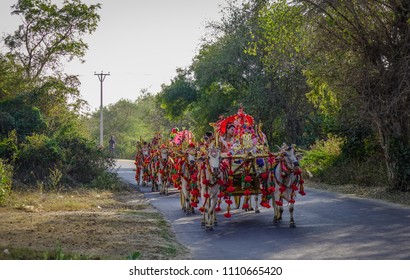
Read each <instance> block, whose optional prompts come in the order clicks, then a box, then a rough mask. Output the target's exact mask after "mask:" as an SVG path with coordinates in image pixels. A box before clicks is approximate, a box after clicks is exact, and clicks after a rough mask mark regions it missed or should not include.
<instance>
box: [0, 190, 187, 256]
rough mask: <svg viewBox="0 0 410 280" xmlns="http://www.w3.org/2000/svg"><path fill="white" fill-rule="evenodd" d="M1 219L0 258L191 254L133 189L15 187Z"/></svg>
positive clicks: (1, 210) (167, 224) (0, 215)
mask: <svg viewBox="0 0 410 280" xmlns="http://www.w3.org/2000/svg"><path fill="white" fill-rule="evenodd" d="M2 217H3V218H2ZM0 219H2V220H3V226H1V225H0V260H5V259H7V260H90V259H92V260H98V259H109V260H117V259H124V260H125V259H132V260H135V259H151V260H153V259H187V258H189V257H187V256H188V254H189V253H188V250H187V249H186V248H185V247H183V246H182V245H181V244H179V243H178V242H177V241H176V237H175V235H174V233H173V232H172V231H171V227H170V224H169V223H168V222H167V221H166V220H165V219H164V217H163V216H162V215H161V214H160V213H159V212H157V210H155V209H154V208H153V207H152V206H151V205H150V204H149V203H148V202H147V201H146V200H145V199H144V198H143V196H142V194H141V193H138V192H137V191H136V190H135V188H132V187H127V188H126V189H124V190H121V191H109V190H98V189H73V190H65V191H48V192H43V191H40V190H37V191H35V190H31V191H13V192H12V193H11V194H10V196H9V197H8V200H7V202H6V204H5V205H4V206H3V207H0ZM26 226H27V227H26ZM9 227H10V228H9ZM88 243H89V244H88ZM85 244H86V245H85Z"/></svg>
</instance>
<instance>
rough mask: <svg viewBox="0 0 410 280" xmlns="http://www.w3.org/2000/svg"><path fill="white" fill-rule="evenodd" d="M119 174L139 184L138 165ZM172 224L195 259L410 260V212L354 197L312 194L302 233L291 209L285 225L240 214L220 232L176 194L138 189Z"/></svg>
mask: <svg viewBox="0 0 410 280" xmlns="http://www.w3.org/2000/svg"><path fill="white" fill-rule="evenodd" d="M117 165H118V167H119V169H118V171H117V172H118V174H119V175H120V176H121V178H123V180H124V181H126V182H129V183H131V184H134V185H135V186H136V182H135V179H134V176H135V172H134V171H133V168H134V165H133V162H132V161H125V160H119V161H117ZM136 188H139V190H140V191H142V192H143V193H144V195H145V197H146V198H147V199H148V200H149V201H150V203H151V204H152V205H153V206H154V207H155V208H156V209H158V210H159V211H160V212H161V213H162V214H163V215H164V216H165V218H166V219H167V220H168V221H169V222H170V223H171V225H172V229H173V230H174V231H175V233H176V235H177V239H178V241H179V242H180V243H182V244H184V245H185V246H187V247H188V248H189V249H190V250H191V252H192V258H193V259H209V260H212V259H214V260H219V259H229V260H236V259H240V260H248V259H250V260H270V259H272V260H273V259H282V260H284V259H285V260H298V259H299V260H300V259H301V260H317V259H320V260H328V259H336V260H345V259H347V260H360V259H369V260H377V259H382V260H390V259H406V260H409V259H410V207H403V206H400V205H396V204H392V203H386V202H382V201H376V200H369V199H362V198H356V197H352V196H348V195H342V194H337V193H331V192H327V191H320V190H315V189H306V192H307V195H306V196H304V197H298V199H297V201H296V204H295V221H296V224H297V228H295V229H291V228H289V227H288V222H287V221H288V218H289V215H288V213H287V208H285V212H284V221H283V222H282V224H281V225H280V226H274V225H272V217H273V210H272V209H266V208H262V209H261V213H259V214H256V213H254V212H243V211H242V210H235V211H234V212H233V215H232V218H230V219H227V218H224V217H223V216H222V215H221V214H220V215H219V216H218V221H219V225H218V226H217V227H215V230H214V231H205V230H203V229H202V228H201V227H200V215H199V214H195V215H191V216H186V215H185V214H184V213H183V212H182V211H181V210H180V202H179V196H178V193H177V192H176V191H173V192H172V193H171V195H169V196H167V197H164V196H160V195H159V194H158V193H152V192H151V191H150V188H146V187H138V186H136Z"/></svg>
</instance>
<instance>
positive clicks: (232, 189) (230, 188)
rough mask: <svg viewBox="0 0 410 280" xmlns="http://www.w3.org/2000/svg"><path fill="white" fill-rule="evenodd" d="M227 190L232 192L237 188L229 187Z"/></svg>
mask: <svg viewBox="0 0 410 280" xmlns="http://www.w3.org/2000/svg"><path fill="white" fill-rule="evenodd" d="M226 191H227V192H229V193H231V192H234V191H235V188H234V187H229V188H227V189H226Z"/></svg>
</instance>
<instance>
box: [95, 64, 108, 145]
mask: <svg viewBox="0 0 410 280" xmlns="http://www.w3.org/2000/svg"><path fill="white" fill-rule="evenodd" d="M94 75H96V76H98V79H99V80H100V90H101V103H100V147H101V148H102V147H104V142H103V83H104V80H105V77H106V76H109V75H110V72H108V74H104V72H103V71H101V73H100V74H96V73H95V72H94Z"/></svg>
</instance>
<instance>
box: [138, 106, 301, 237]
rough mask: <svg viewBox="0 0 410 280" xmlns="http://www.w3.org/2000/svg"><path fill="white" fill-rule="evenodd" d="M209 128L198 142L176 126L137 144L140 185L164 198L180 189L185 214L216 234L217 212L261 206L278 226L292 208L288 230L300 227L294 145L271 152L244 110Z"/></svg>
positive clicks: (228, 214) (225, 214) (226, 214)
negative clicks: (197, 214)
mask: <svg viewBox="0 0 410 280" xmlns="http://www.w3.org/2000/svg"><path fill="white" fill-rule="evenodd" d="M210 125H211V126H212V127H213V129H214V131H213V132H207V133H206V134H205V135H204V136H203V137H202V138H201V139H200V140H199V141H195V137H194V135H193V133H192V132H191V131H189V130H185V129H184V130H181V131H179V130H178V129H176V128H174V129H173V130H172V132H171V134H170V137H167V138H166V139H163V137H162V136H161V135H160V134H159V133H157V134H155V135H154V137H153V138H152V139H151V141H143V140H141V141H139V143H138V144H137V153H136V157H135V166H136V176H135V179H136V180H137V184H138V185H140V186H150V187H151V190H152V191H153V192H159V193H160V194H161V195H168V191H169V190H170V188H174V189H175V188H176V189H178V190H179V194H180V202H181V208H182V210H183V211H184V212H185V213H186V214H192V213H195V212H196V211H199V212H200V213H201V214H202V219H201V225H202V226H203V227H204V228H205V229H206V230H213V228H214V226H215V225H216V224H217V213H218V212H220V213H223V214H221V215H222V216H223V217H225V218H230V217H231V216H232V209H235V208H236V209H238V208H241V209H243V210H244V211H255V212H256V213H259V212H260V210H259V207H265V208H273V223H274V224H275V225H278V224H279V223H280V222H281V220H282V213H283V207H284V206H288V207H289V214H290V223H289V226H290V227H291V228H294V227H296V224H295V221H294V218H293V211H294V204H295V199H296V196H297V195H298V194H299V195H302V196H303V195H305V192H304V187H303V183H304V181H303V179H302V170H301V168H300V166H299V159H300V154H298V153H297V152H296V149H295V145H290V146H288V145H286V144H283V145H282V146H281V147H279V146H278V148H279V151H278V152H271V151H270V150H269V145H268V142H267V138H266V136H265V134H264V133H263V132H262V130H261V125H260V124H256V123H255V120H254V118H253V117H252V116H251V115H248V114H246V113H245V112H244V111H243V108H242V107H241V108H240V109H239V110H238V112H237V113H236V114H234V115H231V116H228V117H225V118H223V117H221V118H220V119H219V120H218V121H217V122H215V123H212V124H210Z"/></svg>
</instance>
